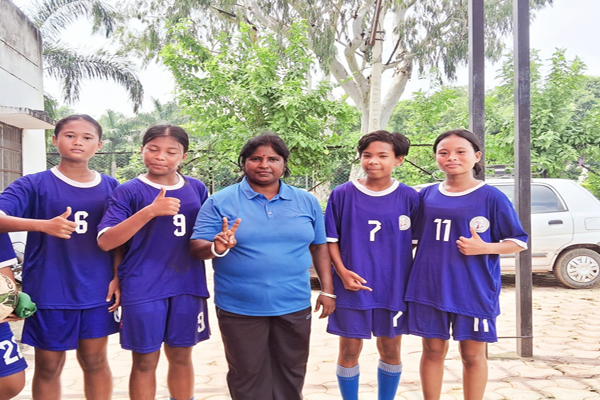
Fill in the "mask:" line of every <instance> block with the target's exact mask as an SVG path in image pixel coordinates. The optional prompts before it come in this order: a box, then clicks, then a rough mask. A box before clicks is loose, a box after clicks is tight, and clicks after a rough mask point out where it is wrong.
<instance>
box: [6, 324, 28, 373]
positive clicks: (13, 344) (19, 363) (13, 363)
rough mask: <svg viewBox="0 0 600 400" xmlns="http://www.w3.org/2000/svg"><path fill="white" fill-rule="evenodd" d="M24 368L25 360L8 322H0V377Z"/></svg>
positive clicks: (25, 366) (25, 365)
mask: <svg viewBox="0 0 600 400" xmlns="http://www.w3.org/2000/svg"><path fill="white" fill-rule="evenodd" d="M25 368H27V362H26V361H25V358H23V354H21V349H20V348H19V344H18V343H17V340H16V339H15V335H13V333H12V331H11V330H10V326H9V325H8V322H3V323H0V378H4V377H5V376H10V375H13V374H16V373H17V372H20V371H23V370H24V369H25Z"/></svg>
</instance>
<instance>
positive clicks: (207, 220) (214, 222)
mask: <svg viewBox="0 0 600 400" xmlns="http://www.w3.org/2000/svg"><path fill="white" fill-rule="evenodd" d="M222 226H223V217H222V216H221V212H220V211H219V208H218V205H217V202H216V200H215V198H214V196H211V197H209V198H208V199H206V201H205V202H204V204H202V207H200V212H198V217H196V223H195V224H194V232H193V233H192V237H191V238H190V239H204V240H208V241H211V242H212V240H213V239H214V237H215V235H216V234H217V233H219V232H221V228H222Z"/></svg>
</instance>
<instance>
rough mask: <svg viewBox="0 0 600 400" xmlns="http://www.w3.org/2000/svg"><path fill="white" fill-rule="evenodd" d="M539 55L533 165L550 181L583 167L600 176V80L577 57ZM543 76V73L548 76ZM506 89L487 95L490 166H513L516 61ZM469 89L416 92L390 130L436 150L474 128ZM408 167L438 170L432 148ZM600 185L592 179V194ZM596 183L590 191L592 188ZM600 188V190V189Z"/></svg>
mask: <svg viewBox="0 0 600 400" xmlns="http://www.w3.org/2000/svg"><path fill="white" fill-rule="evenodd" d="M545 64H547V67H546V68H544V63H542V62H541V60H540V59H539V57H538V55H537V53H536V52H533V53H532V62H531V159H532V163H537V164H540V165H541V166H542V167H543V168H544V169H545V170H546V171H547V176H549V177H564V178H571V179H574V178H577V176H578V175H579V174H581V168H579V167H580V166H581V165H582V164H583V165H587V166H589V167H590V168H592V169H598V170H600V146H599V145H600V78H598V77H588V76H585V75H584V74H583V73H584V71H585V64H584V63H583V61H582V60H580V59H579V58H577V57H576V58H574V59H572V60H569V59H567V57H566V56H565V51H564V50H557V51H556V52H555V53H554V54H553V55H552V57H551V58H550V59H549V60H548V61H547V62H546V63H545ZM544 71H545V72H544ZM498 74H499V75H498V78H500V80H501V82H502V84H501V85H500V86H498V87H495V88H493V89H491V90H490V91H489V92H488V93H487V96H486V99H485V106H486V142H485V151H486V162H487V164H513V163H514V160H513V154H514V150H513V146H514V103H513V63H512V58H511V57H510V56H507V57H506V60H505V62H504V64H503V66H502V68H501V69H500V71H499V72H498ZM467 96H468V93H467V91H466V88H453V87H450V88H447V87H442V88H438V89H437V90H436V91H434V92H433V93H423V92H417V93H415V94H414V98H413V99H412V100H407V101H402V102H400V103H399V104H398V106H397V107H396V110H395V111H394V114H393V115H392V117H391V119H390V124H389V129H392V130H398V131H400V132H402V133H405V134H406V135H407V136H408V137H409V138H410V139H411V141H412V143H417V144H419V143H420V144H427V143H429V144H431V143H433V141H434V140H435V138H436V137H437V135H438V134H440V133H442V132H444V131H446V130H449V129H457V128H463V127H467V126H468V97H467ZM407 160H408V161H412V162H414V163H415V164H417V165H419V166H421V167H423V168H424V169H426V170H428V171H432V170H435V169H437V168H436V167H435V163H434V161H433V157H432V153H431V148H430V147H413V148H411V153H410V154H409V156H408V157H407ZM400 171H401V172H399V175H400V176H402V177H403V179H404V180H405V181H407V182H408V183H410V184H414V183H421V182H424V181H426V180H427V181H430V180H431V179H432V178H431V177H427V176H426V175H425V174H422V173H417V172H416V169H414V168H407V166H406V165H405V166H403V167H402V168H401V169H400ZM597 182H598V179H597V177H596V176H595V175H594V174H592V173H591V174H590V175H589V178H588V186H589V187H590V188H591V187H592V186H593V185H596V184H597ZM590 185H591V186H590ZM599 190H600V189H599Z"/></svg>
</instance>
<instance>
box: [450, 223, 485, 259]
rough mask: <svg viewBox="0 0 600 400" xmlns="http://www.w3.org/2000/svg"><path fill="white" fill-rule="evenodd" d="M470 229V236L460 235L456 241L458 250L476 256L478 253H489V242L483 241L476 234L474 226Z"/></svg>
mask: <svg viewBox="0 0 600 400" xmlns="http://www.w3.org/2000/svg"><path fill="white" fill-rule="evenodd" d="M470 229H471V237H470V238H466V237H464V236H461V237H459V238H458V240H457V241H456V245H457V246H458V250H459V251H460V252H461V253H463V254H464V255H466V256H476V255H479V254H490V253H491V252H490V250H489V249H488V245H489V243H487V242H484V241H483V239H481V237H480V236H479V234H477V232H476V231H475V228H473V227H472V226H471V227H470Z"/></svg>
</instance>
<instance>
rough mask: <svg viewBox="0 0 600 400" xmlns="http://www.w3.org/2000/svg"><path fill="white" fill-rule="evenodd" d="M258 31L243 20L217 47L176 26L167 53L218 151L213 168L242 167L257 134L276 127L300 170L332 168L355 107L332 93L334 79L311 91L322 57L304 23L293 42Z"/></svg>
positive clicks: (180, 90)
mask: <svg viewBox="0 0 600 400" xmlns="http://www.w3.org/2000/svg"><path fill="white" fill-rule="evenodd" d="M250 30H252V27H250V26H246V25H242V26H241V33H240V34H225V33H223V34H221V35H220V36H219V37H218V40H219V42H218V45H217V46H216V50H215V51H210V50H209V49H208V48H206V47H205V46H204V44H203V43H201V42H200V41H198V40H197V39H196V34H195V31H194V26H193V25H192V24H191V23H186V22H182V23H179V24H176V25H175V26H174V27H173V28H172V30H171V34H172V38H173V39H174V40H173V43H172V44H169V45H167V46H166V47H165V48H164V49H163V51H162V53H161V56H162V59H163V61H164V63H165V64H166V65H167V66H168V67H169V69H170V70H171V72H172V73H173V75H174V77H175V82H176V94H177V98H178V101H179V103H180V105H181V106H182V107H183V109H184V111H185V113H186V114H187V115H188V116H189V117H190V119H191V123H190V125H189V127H190V129H191V131H192V132H195V133H198V134H199V135H200V136H201V137H202V138H203V139H204V140H205V141H206V143H207V145H208V146H209V147H210V149H211V151H214V154H215V155H216V157H215V158H213V159H209V160H208V161H209V162H210V167H214V166H215V165H219V164H221V165H223V164H225V165H234V162H235V160H236V159H237V154H238V153H239V150H240V149H241V147H242V146H243V144H244V143H245V142H246V141H247V140H248V139H249V138H250V137H252V136H254V135H256V134H259V133H261V132H263V131H274V132H277V133H278V134H280V135H281V136H282V137H283V138H284V139H285V141H286V143H287V145H288V146H289V147H290V149H291V150H292V154H293V156H292V157H291V161H290V166H291V169H292V171H293V172H294V173H313V172H316V173H318V174H326V173H327V172H329V170H327V167H326V166H329V165H331V164H332V163H331V162H330V161H333V160H334V159H333V158H332V157H331V155H332V154H330V150H329V147H328V146H335V145H338V144H339V142H340V141H341V140H342V138H341V135H340V133H346V132H347V131H348V130H349V128H350V127H351V126H352V124H353V123H354V121H355V120H354V117H355V114H354V113H353V112H352V108H351V107H349V106H348V105H346V104H344V103H343V102H340V101H333V100H329V99H328V98H327V96H328V94H329V93H330V91H331V85H330V84H329V83H327V82H320V83H319V84H318V85H316V87H315V88H312V89H310V84H309V68H310V67H311V65H312V64H313V62H314V59H313V57H312V55H311V52H310V51H309V49H308V46H307V38H306V33H305V30H306V25H305V24H304V23H302V22H298V23H295V24H292V25H291V26H290V29H289V32H288V33H287V36H286V38H285V46H281V43H279V42H278V39H277V38H276V37H275V36H274V35H272V34H268V35H258V36H256V37H253V36H252V35H248V32H249V31H250ZM223 139H227V140H223Z"/></svg>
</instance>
